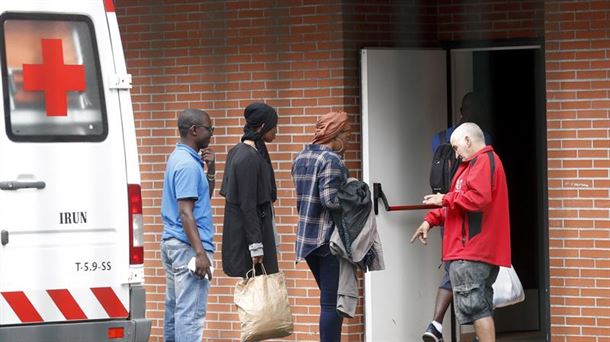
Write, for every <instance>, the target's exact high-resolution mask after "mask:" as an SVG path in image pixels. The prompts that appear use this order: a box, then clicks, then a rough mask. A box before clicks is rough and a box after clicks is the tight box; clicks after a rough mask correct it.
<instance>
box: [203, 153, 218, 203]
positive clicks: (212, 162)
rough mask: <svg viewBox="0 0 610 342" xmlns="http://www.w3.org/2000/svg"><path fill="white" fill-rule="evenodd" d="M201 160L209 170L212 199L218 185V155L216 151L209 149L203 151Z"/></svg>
mask: <svg viewBox="0 0 610 342" xmlns="http://www.w3.org/2000/svg"><path fill="white" fill-rule="evenodd" d="M201 160H202V161H203V162H204V163H205V165H206V166H207V168H208V172H207V180H208V188H209V192H210V198H212V194H213V193H214V186H215V185H216V155H215V153H214V151H213V150H212V149H210V148H209V147H208V148H205V149H203V150H202V152H201Z"/></svg>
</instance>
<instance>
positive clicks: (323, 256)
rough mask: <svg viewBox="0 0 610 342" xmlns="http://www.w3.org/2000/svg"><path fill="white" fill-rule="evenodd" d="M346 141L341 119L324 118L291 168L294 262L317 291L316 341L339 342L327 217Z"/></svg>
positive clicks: (341, 176)
mask: <svg viewBox="0 0 610 342" xmlns="http://www.w3.org/2000/svg"><path fill="white" fill-rule="evenodd" d="M349 135H350V124H349V120H348V116H347V113H345V112H330V113H328V114H325V115H323V116H322V117H320V119H319V120H318V122H317V123H316V132H315V135H314V138H313V143H312V144H310V145H307V146H305V149H304V150H303V151H301V152H300V153H299V154H298V155H297V157H296V158H295V160H294V161H293V163H292V178H293V180H294V184H295V187H296V191H297V210H298V212H299V224H298V231H297V239H296V259H297V262H298V261H302V260H305V261H306V262H307V265H308V266H309V269H310V270H311V272H312V273H313V275H314V277H315V279H316V282H317V283H318V287H319V288H320V306H321V310H320V341H321V342H327V341H328V342H331V341H333V342H334V341H340V340H341V325H342V323H343V318H342V317H341V316H340V315H339V314H338V313H337V309H336V306H337V289H338V284H339V261H338V259H337V257H335V256H334V255H332V254H331V253H330V249H329V241H330V236H331V234H332V232H333V230H334V229H335V224H334V222H333V220H332V217H331V214H330V211H331V210H333V209H338V208H339V199H338V198H337V192H338V189H339V188H340V187H341V186H342V185H343V184H345V182H346V181H347V169H346V168H345V165H344V163H343V154H344V153H345V149H346V146H347V143H348V141H349Z"/></svg>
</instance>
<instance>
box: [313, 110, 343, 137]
mask: <svg viewBox="0 0 610 342" xmlns="http://www.w3.org/2000/svg"><path fill="white" fill-rule="evenodd" d="M347 122H348V117H347V113H346V112H330V113H326V114H324V115H322V116H321V117H320V119H318V122H317V123H316V134H315V136H314V138H313V143H314V144H327V143H329V142H331V141H332V140H333V139H334V138H336V137H337V136H338V135H339V133H341V132H343V130H344V128H345V127H346V126H347Z"/></svg>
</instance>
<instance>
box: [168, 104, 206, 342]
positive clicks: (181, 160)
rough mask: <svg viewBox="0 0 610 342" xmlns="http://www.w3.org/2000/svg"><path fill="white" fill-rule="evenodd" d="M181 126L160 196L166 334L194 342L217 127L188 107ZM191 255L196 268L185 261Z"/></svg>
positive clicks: (201, 306)
mask: <svg viewBox="0 0 610 342" xmlns="http://www.w3.org/2000/svg"><path fill="white" fill-rule="evenodd" d="M178 130H179V131H180V142H179V143H178V144H177V145H176V149H175V150H174V151H173V152H172V154H171V155H170V156H169V159H168V161H167V167H166V170H165V177H164V182H163V198H162V202H161V216H162V219H163V235H162V242H161V259H162V261H163V266H164V268H165V273H166V275H167V279H166V292H165V323H164V334H165V341H171V342H173V341H176V342H191V341H201V338H202V336H203V321H204V318H205V313H206V307H207V299H208V290H209V287H210V280H212V271H211V269H210V267H211V265H212V256H213V253H214V243H213V241H212V237H213V236H214V227H213V225H212V207H211V205H210V197H211V196H212V192H213V191H214V178H215V176H214V173H215V171H216V167H215V160H214V152H213V151H212V150H211V149H209V148H208V144H209V143H210V138H211V137H212V134H213V131H214V127H213V126H212V123H211V120H210V116H209V115H208V113H206V112H204V111H202V110H199V109H186V110H184V111H182V112H181V113H180V116H179V117H178ZM199 151H201V152H202V153H201V156H200V155H199ZM204 168H207V173H206V172H204ZM192 258H194V259H195V270H194V272H191V271H190V270H189V269H188V267H187V265H188V263H189V261H190V260H191V259H192Z"/></svg>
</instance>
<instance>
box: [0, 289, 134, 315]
mask: <svg viewBox="0 0 610 342" xmlns="http://www.w3.org/2000/svg"><path fill="white" fill-rule="evenodd" d="M127 293H128V292H127V291H119V289H117V288H112V287H94V288H85V289H52V290H46V291H44V290H42V291H41V290H37V291H11V292H1V293H0V294H1V296H0V307H2V308H0V312H2V313H3V314H4V317H2V323H3V324H18V323H36V322H56V321H72V320H87V319H104V318H125V317H127V316H128V315H129V311H128V310H127V308H128V300H129V298H128V295H127ZM121 294H122V295H121Z"/></svg>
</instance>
